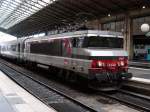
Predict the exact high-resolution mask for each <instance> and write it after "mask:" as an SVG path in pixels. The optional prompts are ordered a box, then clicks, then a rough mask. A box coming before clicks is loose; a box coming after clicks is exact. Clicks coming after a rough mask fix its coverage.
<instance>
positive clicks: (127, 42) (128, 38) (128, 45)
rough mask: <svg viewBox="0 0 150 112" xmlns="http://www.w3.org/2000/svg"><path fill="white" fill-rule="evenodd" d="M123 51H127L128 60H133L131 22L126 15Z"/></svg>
mask: <svg viewBox="0 0 150 112" xmlns="http://www.w3.org/2000/svg"><path fill="white" fill-rule="evenodd" d="M124 29H125V32H124V49H125V50H127V52H128V55H129V59H130V60H132V59H133V35H132V34H133V20H132V18H130V16H129V15H128V14H127V15H126V16H125V28H124Z"/></svg>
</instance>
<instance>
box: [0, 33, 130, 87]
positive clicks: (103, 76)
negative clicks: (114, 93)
mask: <svg viewBox="0 0 150 112" xmlns="http://www.w3.org/2000/svg"><path fill="white" fill-rule="evenodd" d="M0 53H1V56H3V57H7V58H11V59H14V60H17V61H18V62H23V63H26V64H32V65H37V64H38V65H44V66H48V67H49V69H50V70H54V71H56V72H60V73H65V74H64V75H63V77H65V78H68V79H69V78H71V77H82V78H84V79H87V80H88V84H89V85H90V87H94V88H96V89H100V90H116V89H118V87H120V85H121V82H122V81H123V80H128V79H130V78H131V77H132V74H130V73H128V55H127V52H126V51H125V50H123V36H122V34H121V33H118V32H110V31H97V30H86V31H75V32H68V33H62V34H55V35H50V36H44V37H36V38H35V37H34V38H19V39H18V40H15V41H10V42H5V43H2V44H1V50H0Z"/></svg>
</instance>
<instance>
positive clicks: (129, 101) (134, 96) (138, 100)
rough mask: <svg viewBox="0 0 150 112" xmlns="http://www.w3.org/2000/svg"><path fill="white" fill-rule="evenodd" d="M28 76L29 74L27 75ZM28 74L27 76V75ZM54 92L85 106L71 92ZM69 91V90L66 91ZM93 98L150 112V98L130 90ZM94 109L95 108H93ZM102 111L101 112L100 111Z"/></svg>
mask: <svg viewBox="0 0 150 112" xmlns="http://www.w3.org/2000/svg"><path fill="white" fill-rule="evenodd" d="M1 62H2V64H4V65H5V66H7V67H9V68H11V69H14V68H12V65H11V64H9V63H6V62H3V61H1ZM15 71H16V72H19V73H20V72H21V70H20V69H18V70H16V69H15ZM21 74H23V75H24V74H25V73H22V72H21ZM27 74H28V73H27ZM27 74H26V75H27ZM27 77H29V78H31V79H32V80H36V81H37V82H38V83H41V84H43V85H44V86H46V87H47V88H50V89H51V87H49V85H47V84H45V83H44V82H41V81H39V80H37V79H34V78H33V77H31V76H29V75H27ZM52 90H53V91H55V92H58V93H59V94H61V95H62V96H64V97H68V98H69V99H70V100H73V102H76V103H77V104H78V103H79V105H80V104H81V105H83V106H85V104H86V103H83V102H81V101H80V100H79V99H78V100H77V99H76V98H74V97H73V96H71V95H68V94H69V92H64V91H59V90H58V89H56V88H52ZM66 91H67V90H66ZM67 93H68V94H67ZM92 96H93V98H96V100H97V99H98V98H99V97H100V96H104V97H106V98H110V99H115V100H117V101H119V102H121V103H123V104H126V105H128V106H130V107H132V108H136V109H140V110H144V111H150V102H149V99H150V97H149V96H145V95H142V94H138V93H134V92H131V91H130V90H124V89H123V90H119V91H118V92H114V93H103V92H98V93H96V94H92ZM91 107H92V106H89V105H88V106H86V107H85V108H87V109H88V108H89V109H91V110H90V111H98V110H97V109H95V108H91ZM93 107H94V106H93ZM99 111H100V110H99Z"/></svg>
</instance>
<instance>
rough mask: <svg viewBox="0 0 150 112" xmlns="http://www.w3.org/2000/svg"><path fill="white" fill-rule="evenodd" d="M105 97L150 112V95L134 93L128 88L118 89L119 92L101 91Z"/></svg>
mask: <svg viewBox="0 0 150 112" xmlns="http://www.w3.org/2000/svg"><path fill="white" fill-rule="evenodd" d="M100 94H101V95H104V96H105V97H109V98H112V99H115V100H117V101H119V102H121V103H124V104H126V105H128V106H130V107H134V108H138V109H140V110H142V111H146V112H150V96H146V95H142V94H139V93H134V92H131V91H128V90H122V89H120V90H118V92H115V93H111V94H107V93H100Z"/></svg>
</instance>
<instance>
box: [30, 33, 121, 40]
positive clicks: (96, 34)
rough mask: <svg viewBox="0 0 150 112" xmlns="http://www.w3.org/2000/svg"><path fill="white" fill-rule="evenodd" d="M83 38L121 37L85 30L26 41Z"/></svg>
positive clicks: (119, 35)
mask: <svg viewBox="0 0 150 112" xmlns="http://www.w3.org/2000/svg"><path fill="white" fill-rule="evenodd" d="M84 36H88V37H90V36H100V37H114V38H123V35H122V33H120V32H112V31H100V30H85V31H74V32H66V33H61V34H53V35H49V36H45V37H33V38H30V39H28V40H27V42H31V41H39V40H43V41H44V40H48V39H61V38H71V37H84Z"/></svg>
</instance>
